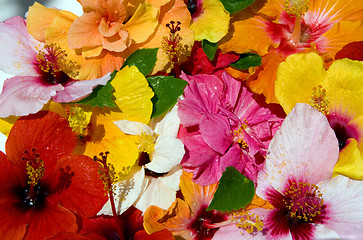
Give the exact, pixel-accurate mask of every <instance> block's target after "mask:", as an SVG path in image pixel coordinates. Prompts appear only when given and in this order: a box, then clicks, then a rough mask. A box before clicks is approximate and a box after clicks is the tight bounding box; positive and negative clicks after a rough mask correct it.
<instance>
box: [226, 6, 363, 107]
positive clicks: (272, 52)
mask: <svg viewBox="0 0 363 240" xmlns="http://www.w3.org/2000/svg"><path fill="white" fill-rule="evenodd" d="M362 13H363V4H362V2H361V1H353V0H350V1H345V0H311V1H307V0H304V1H295V0H288V1H284V0H268V1H259V0H257V1H256V2H255V3H254V4H253V5H251V6H250V7H249V8H247V9H245V10H243V11H241V12H239V13H238V14H236V15H235V16H234V17H233V18H232V19H231V22H232V26H233V28H232V29H233V31H231V32H230V33H229V34H227V36H226V37H225V38H224V39H222V42H221V45H220V48H221V50H222V51H224V52H228V51H235V52H238V53H244V52H249V51H253V52H257V53H258V54H259V55H261V56H263V58H266V60H265V61H264V60H263V61H262V66H261V68H260V70H259V71H260V72H259V73H258V77H257V78H255V79H252V78H249V79H247V83H248V85H249V87H250V88H251V89H252V90H253V91H254V92H256V93H262V94H264V95H265V96H266V101H267V102H269V103H272V102H277V100H276V98H275V93H274V90H273V89H274V87H273V86H274V81H275V78H276V70H277V67H278V65H279V63H280V62H282V61H284V59H285V57H287V56H289V55H291V54H293V53H298V52H303V51H309V50H310V49H314V50H317V51H319V52H321V53H327V54H328V55H329V56H330V57H332V56H334V55H335V53H336V52H338V51H339V50H340V49H341V48H342V47H343V46H344V45H345V44H347V43H349V42H353V41H361V40H362V39H363V37H362V36H363V34H362V33H363V27H362V20H363V14H362ZM229 73H230V74H232V72H231V71H229ZM236 74H238V73H235V74H232V75H233V76H234V77H237V75H236ZM239 76H241V74H240V73H239Z"/></svg>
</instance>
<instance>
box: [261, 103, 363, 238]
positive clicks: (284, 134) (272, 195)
mask: <svg viewBox="0 0 363 240" xmlns="http://www.w3.org/2000/svg"><path fill="white" fill-rule="evenodd" d="M338 156H339V147H338V140H337V138H336V136H335V133H334V131H333V129H332V128H331V127H330V125H329V123H328V121H327V119H326V117H325V116H324V115H323V114H322V113H320V112H319V111H317V110H316V109H314V108H312V107H310V106H309V105H307V104H303V103H298V104H297V105H296V106H295V108H294V109H293V110H292V111H291V112H290V114H289V115H288V116H287V117H286V119H285V121H284V122H283V124H282V125H281V128H280V129H279V131H278V132H276V134H275V136H274V138H273V139H272V141H271V143H270V146H269V155H268V156H267V158H266V161H265V163H266V164H265V165H264V167H263V169H261V171H260V172H259V175H258V181H257V189H256V193H257V194H258V195H259V196H261V197H263V198H265V199H267V200H268V201H269V202H270V203H271V204H272V205H273V206H274V207H275V208H274V209H272V210H267V211H266V212H265V213H264V214H262V219H263V222H264V228H263V229H264V230H263V231H265V233H267V234H268V235H271V237H270V239H333V238H334V239H360V237H361V236H362V234H363V228H362V224H363V219H362V217H361V216H362V213H363V210H362V209H363V208H362V207H363V201H362V200H363V184H362V182H361V181H354V180H350V179H349V178H347V177H344V176H337V177H335V178H333V179H331V177H332V174H333V169H334V166H335V164H336V162H337V160H338ZM342 193H343V194H342ZM260 217H261V215H260Z"/></svg>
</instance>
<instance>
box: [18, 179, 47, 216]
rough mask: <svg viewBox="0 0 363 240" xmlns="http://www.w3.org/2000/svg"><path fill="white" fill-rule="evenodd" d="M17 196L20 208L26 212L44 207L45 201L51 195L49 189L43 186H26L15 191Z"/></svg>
mask: <svg viewBox="0 0 363 240" xmlns="http://www.w3.org/2000/svg"><path fill="white" fill-rule="evenodd" d="M14 192H15V194H16V195H17V196H18V199H19V202H18V206H19V207H20V208H22V209H24V210H27V209H30V208H32V209H38V210H40V209H41V207H42V206H44V204H43V203H44V200H45V198H46V196H47V195H48V194H49V191H48V188H47V187H46V186H43V185H41V184H37V185H36V186H33V185H30V184H27V185H26V186H24V187H23V186H21V187H17V188H15V189H14Z"/></svg>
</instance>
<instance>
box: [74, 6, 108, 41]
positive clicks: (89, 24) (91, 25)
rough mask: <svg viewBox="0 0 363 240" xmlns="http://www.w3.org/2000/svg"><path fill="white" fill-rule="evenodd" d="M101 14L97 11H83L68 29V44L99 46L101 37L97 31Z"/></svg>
mask: <svg viewBox="0 0 363 240" xmlns="http://www.w3.org/2000/svg"><path fill="white" fill-rule="evenodd" d="M101 18H102V16H101V15H100V14H99V13H98V12H89V13H85V14H83V15H82V16H80V17H79V18H77V19H76V20H75V21H74V23H73V24H72V26H71V28H70V29H69V33H68V44H69V46H70V47H71V48H82V47H96V46H101V45H102V41H103V37H102V35H101V33H100V32H99V31H98V26H99V24H98V23H99V21H100V20H101Z"/></svg>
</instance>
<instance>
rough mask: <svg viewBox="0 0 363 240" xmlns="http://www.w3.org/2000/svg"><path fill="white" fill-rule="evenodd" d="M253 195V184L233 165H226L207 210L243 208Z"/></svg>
mask: <svg viewBox="0 0 363 240" xmlns="http://www.w3.org/2000/svg"><path fill="white" fill-rule="evenodd" d="M254 195H255V185H254V184H253V182H252V181H251V180H248V179H247V178H246V177H245V176H243V175H242V174H241V173H240V172H239V171H238V170H237V169H235V168H234V167H227V168H226V170H225V171H224V172H223V173H222V177H221V179H220V180H219V185H218V188H217V191H216V192H215V193H214V197H213V200H212V202H211V203H210V205H209V207H208V208H207V210H208V211H209V210H213V209H214V210H220V211H232V210H238V209H240V208H244V207H245V206H246V205H247V204H249V203H251V201H252V199H253V196H254Z"/></svg>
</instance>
